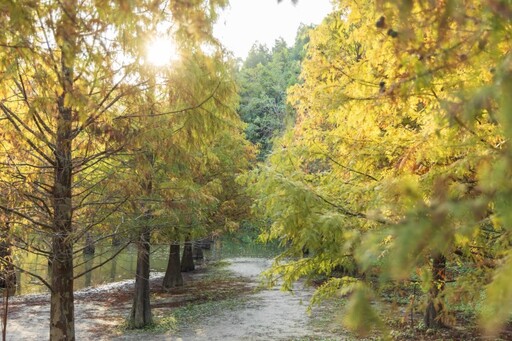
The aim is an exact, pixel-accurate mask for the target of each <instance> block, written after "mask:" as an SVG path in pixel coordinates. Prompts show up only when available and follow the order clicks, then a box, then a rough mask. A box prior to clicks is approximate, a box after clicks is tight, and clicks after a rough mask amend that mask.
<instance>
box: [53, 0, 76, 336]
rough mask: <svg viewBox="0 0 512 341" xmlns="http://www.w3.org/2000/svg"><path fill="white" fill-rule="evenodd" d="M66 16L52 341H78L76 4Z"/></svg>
mask: <svg viewBox="0 0 512 341" xmlns="http://www.w3.org/2000/svg"><path fill="white" fill-rule="evenodd" d="M62 7H63V12H65V14H63V15H62V17H61V18H60V21H59V24H58V27H57V34H58V38H59V39H60V41H59V49H60V52H61V59H60V63H61V65H60V66H61V69H60V73H61V74H60V76H61V79H60V81H61V86H62V93H61V95H60V96H59V98H58V100H57V106H58V117H57V122H56V128H57V133H56V136H55V150H54V151H53V154H54V156H55V161H54V164H53V167H54V181H53V191H52V201H53V202H52V204H53V221H52V223H53V224H52V225H53V231H52V232H53V238H52V250H51V252H52V256H53V259H52V273H51V287H52V288H51V289H52V290H51V303H50V340H52V341H57V340H59V341H60V340H66V341H72V340H75V320H74V300H73V238H72V234H73V227H72V219H73V218H72V215H73V208H72V207H73V206H72V174H73V165H72V141H73V134H72V133H73V125H72V122H73V109H72V107H71V106H70V104H68V103H66V99H67V97H68V96H70V95H71V94H72V93H73V82H74V74H73V64H74V59H75V56H76V53H77V47H76V32H75V31H74V30H72V29H70V27H73V25H75V24H76V23H75V20H76V7H77V6H76V0H64V1H62Z"/></svg>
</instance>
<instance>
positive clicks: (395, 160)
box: [255, 1, 511, 332]
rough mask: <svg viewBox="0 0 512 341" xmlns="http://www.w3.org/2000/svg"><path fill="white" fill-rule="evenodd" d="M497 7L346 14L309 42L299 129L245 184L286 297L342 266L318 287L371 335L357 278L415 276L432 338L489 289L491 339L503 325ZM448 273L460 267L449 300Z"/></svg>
mask: <svg viewBox="0 0 512 341" xmlns="http://www.w3.org/2000/svg"><path fill="white" fill-rule="evenodd" d="M504 8H507V9H508V7H506V6H505V7H503V8H502V7H500V9H501V10H498V9H497V8H496V7H493V6H490V7H489V8H487V7H485V6H483V5H482V4H477V3H462V2H458V1H449V2H447V3H442V4H441V3H435V4H434V3H429V4H424V3H420V2H417V3H416V2H414V3H402V2H396V3H395V2H393V1H389V2H380V3H379V4H378V5H377V6H376V5H375V4H374V3H372V2H352V3H347V2H344V3H343V4H340V5H339V8H338V10H337V11H335V12H334V13H332V14H331V15H329V16H328V18H326V19H325V20H324V22H323V23H322V24H321V25H320V26H319V27H318V28H316V29H315V30H314V32H313V33H311V41H310V43H309V48H308V54H307V57H306V59H305V61H304V62H303V68H302V74H301V78H302V79H303V82H302V83H300V84H299V85H297V86H295V87H294V88H293V89H292V90H291V95H290V97H289V100H290V102H291V103H292V104H293V106H294V108H295V109H296V111H297V119H296V124H295V126H294V127H293V128H292V129H290V130H289V131H287V132H286V133H285V135H284V136H283V137H282V138H281V139H279V140H278V141H277V143H276V144H275V146H274V150H273V153H272V156H271V157H270V159H269V163H268V165H267V166H266V167H265V168H263V169H261V170H258V171H256V172H255V179H256V180H257V187H256V194H258V193H260V194H259V195H260V199H259V208H260V209H261V211H262V212H263V214H264V215H265V216H267V217H268V218H270V220H271V221H272V226H271V228H270V229H269V231H268V232H267V233H266V234H264V236H263V237H269V238H280V239H282V240H283V243H284V244H286V245H288V246H289V248H288V250H287V251H286V252H285V254H284V255H283V257H282V258H280V259H278V260H277V263H276V265H275V266H274V274H280V275H283V276H284V277H283V278H284V279H285V285H289V284H290V283H292V282H293V281H295V280H297V279H298V278H300V277H302V276H315V275H317V274H318V273H321V274H327V275H330V274H332V273H333V271H335V270H339V269H340V268H341V269H345V270H351V271H346V272H345V274H346V275H348V276H346V277H343V278H334V277H333V278H332V279H331V280H330V281H328V282H327V283H326V284H325V285H324V286H323V287H322V288H321V289H320V290H319V291H318V296H322V295H329V294H334V293H336V292H339V290H343V292H350V291H353V295H352V296H351V300H352V301H351V304H350V308H351V313H349V314H348V316H347V318H346V323H347V325H348V326H350V327H353V328H355V329H358V330H359V331H362V332H365V331H367V328H368V325H369V324H371V323H372V322H373V323H378V321H377V315H375V314H372V313H369V311H370V310H369V309H370V305H369V303H370V300H371V299H372V295H371V290H370V289H369V285H368V283H367V282H366V281H365V280H361V279H360V278H359V276H357V273H360V274H362V273H364V274H366V278H372V275H376V276H377V275H378V276H380V277H381V278H382V279H383V280H385V281H389V280H393V281H397V280H408V279H410V276H412V275H413V274H417V275H419V277H420V278H421V279H422V283H423V286H422V287H423V289H424V290H425V292H426V293H427V295H426V307H427V308H426V310H425V323H426V324H427V325H428V326H432V327H435V326H439V325H441V324H443V323H445V321H446V317H447V315H446V314H447V313H448V311H447V310H449V309H447V308H449V305H450V303H455V302H457V300H460V299H461V297H464V299H465V300H467V301H466V302H470V303H471V302H472V303H476V302H477V301H478V300H479V299H480V294H481V292H482V290H484V289H485V292H486V298H485V301H484V302H483V305H484V309H483V312H482V314H483V315H482V316H483V320H482V321H483V325H484V326H485V327H486V328H487V330H488V331H489V332H493V331H494V332H495V331H497V330H498V329H497V328H498V326H499V325H500V324H501V323H502V322H503V321H504V320H506V319H507V318H508V317H509V316H510V309H509V307H510V305H508V304H504V301H507V302H509V300H510V297H511V295H510V290H509V288H508V287H507V286H505V285H504V284H505V279H506V278H508V277H507V276H509V274H510V271H509V269H510V264H509V263H510V255H509V253H510V240H511V239H510V237H511V236H510V233H509V222H508V217H509V214H508V211H509V210H508V206H507V203H508V202H509V199H508V198H509V197H508V193H509V191H510V190H509V185H507V184H506V183H505V179H506V178H507V177H508V167H507V166H505V165H507V164H508V162H509V161H508V158H509V156H508V155H509V152H508V148H509V147H508V143H507V141H508V130H507V129H508V128H507V127H508V121H509V118H508V116H509V111H510V107H509V104H508V102H507V99H506V98H508V97H507V96H506V95H505V94H506V93H507V90H506V89H507V88H506V85H505V84H508V83H507V79H508V77H509V76H508V71H507V70H508V69H507V68H506V67H505V65H508V64H507V63H508V57H507V53H506V51H508V48H509V45H510V40H509V39H508V38H507V34H506V32H507V30H508V29H507V28H506V25H505V26H504V25H503V22H504V21H503V20H506V19H504V18H503V15H502V14H500V13H503V11H502V10H503V9H504ZM456 13H457V14H456ZM306 249H307V250H309V252H310V257H308V258H302V257H301V256H302V253H303V251H304V250H306ZM289 256H293V257H298V258H297V260H295V261H285V260H286V259H288V257H289ZM447 264H466V265H467V266H468V267H469V268H470V269H471V270H470V271H469V272H468V273H466V274H464V275H460V276H457V278H456V281H455V284H454V286H453V288H452V289H450V290H445V282H446V275H447V274H446V267H447ZM490 264H492V265H490ZM489 265H490V266H489ZM351 274H352V275H351ZM354 274H356V276H354ZM489 278H494V279H493V280H492V281H491V282H489ZM395 283H396V282H395ZM498 297H500V299H498ZM499 300H501V302H500V303H498V301H499Z"/></svg>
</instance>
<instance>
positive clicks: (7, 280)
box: [0, 222, 16, 296]
mask: <svg viewBox="0 0 512 341" xmlns="http://www.w3.org/2000/svg"><path fill="white" fill-rule="evenodd" d="M9 231H10V225H9V223H8V222H7V223H5V230H4V231H2V234H1V235H0V259H2V262H1V264H0V288H4V290H6V292H7V294H8V295H9V296H11V295H14V294H15V293H16V271H15V269H14V266H13V264H12V254H11V246H12V245H11V242H10V238H9Z"/></svg>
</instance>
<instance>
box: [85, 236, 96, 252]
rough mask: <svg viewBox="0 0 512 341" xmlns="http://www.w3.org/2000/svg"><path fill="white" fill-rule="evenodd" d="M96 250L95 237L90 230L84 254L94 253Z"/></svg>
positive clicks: (86, 238)
mask: <svg viewBox="0 0 512 341" xmlns="http://www.w3.org/2000/svg"><path fill="white" fill-rule="evenodd" d="M95 252H96V245H94V239H93V237H92V236H91V234H90V233H89V232H87V233H86V234H85V247H84V254H86V255H94V253H95Z"/></svg>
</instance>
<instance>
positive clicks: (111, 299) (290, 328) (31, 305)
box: [7, 258, 341, 341]
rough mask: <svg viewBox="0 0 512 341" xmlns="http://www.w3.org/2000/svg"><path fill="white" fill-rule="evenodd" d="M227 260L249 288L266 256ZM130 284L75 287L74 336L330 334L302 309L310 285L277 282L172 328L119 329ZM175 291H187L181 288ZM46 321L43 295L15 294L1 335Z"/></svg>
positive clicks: (30, 334)
mask: <svg viewBox="0 0 512 341" xmlns="http://www.w3.org/2000/svg"><path fill="white" fill-rule="evenodd" d="M229 262H230V264H229V266H228V269H229V270H230V271H231V272H232V274H234V276H235V279H236V278H239V279H240V280H243V281H245V283H246V284H247V285H248V286H249V287H252V288H256V287H257V284H258V275H259V274H260V273H261V272H262V271H263V270H265V269H266V268H268V267H269V266H270V261H269V260H266V259H261V258H234V259H229ZM161 275H162V274H154V276H155V281H159V278H161ZM201 275H202V274H201V273H196V274H192V275H187V276H189V278H187V279H186V281H187V280H188V281H192V282H193V281H194V280H197V278H200V277H201ZM132 286H133V281H124V282H118V283H112V284H109V285H105V286H101V287H98V288H91V289H86V290H81V291H78V292H76V308H75V309H76V312H75V316H76V336H77V340H125V341H132V340H133V341H135V340H142V339H146V340H184V341H188V340H198V341H201V340H296V339H301V338H306V337H307V338H311V337H314V338H324V337H333V336H332V335H328V334H326V333H324V332H322V331H320V330H318V329H317V328H315V327H314V325H313V324H312V323H311V319H312V317H311V316H308V314H307V313H306V307H307V302H308V300H309V298H310V297H311V294H312V291H311V290H309V289H304V288H302V287H300V286H297V287H296V288H294V289H295V290H294V294H293V295H292V294H290V293H287V292H282V291H280V290H279V289H277V288H274V289H270V290H260V291H256V292H252V290H251V291H249V290H248V292H249V293H248V294H247V296H245V299H244V301H243V303H241V304H239V305H238V304H237V305H235V306H233V307H230V308H229V309H224V310H221V311H220V312H218V313H216V314H215V315H214V316H207V317H205V318H203V319H201V321H199V322H197V321H196V322H194V323H192V326H188V327H185V328H181V330H180V331H178V332H173V333H170V332H168V333H165V334H155V333H137V334H131V333H126V334H123V335H119V332H118V329H117V328H116V327H117V326H119V325H120V324H121V323H122V322H123V320H124V318H125V317H126V315H127V314H128V313H129V310H130V303H131V301H130V297H131V288H132ZM178 296H179V295H178ZM173 297H174V298H176V297H177V296H176V295H175V296H173ZM180 297H187V293H186V292H185V293H184V294H183V295H181V296H180ZM155 303H157V302H155ZM173 303H176V302H175V301H173ZM169 306H170V305H168V306H167V308H168V309H169ZM48 321H49V302H48V296H47V295H33V296H20V297H15V298H14V299H12V301H11V309H10V313H9V322H8V334H7V335H8V337H7V339H8V340H44V339H47V338H48ZM333 339H341V338H340V336H338V337H336V338H334V337H333Z"/></svg>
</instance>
